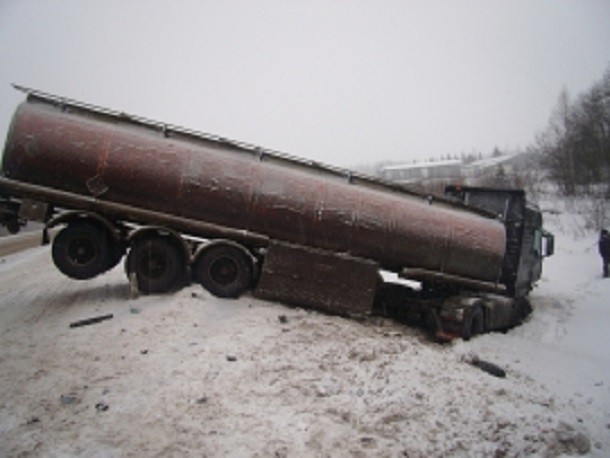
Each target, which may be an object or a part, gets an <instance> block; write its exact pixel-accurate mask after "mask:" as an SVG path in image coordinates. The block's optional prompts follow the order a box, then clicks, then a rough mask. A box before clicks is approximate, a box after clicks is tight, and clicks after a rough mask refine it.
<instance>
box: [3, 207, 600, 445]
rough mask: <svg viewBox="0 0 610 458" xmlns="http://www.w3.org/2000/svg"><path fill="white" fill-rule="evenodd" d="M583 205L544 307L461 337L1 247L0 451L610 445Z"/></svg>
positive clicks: (594, 264) (559, 230)
mask: <svg viewBox="0 0 610 458" xmlns="http://www.w3.org/2000/svg"><path fill="white" fill-rule="evenodd" d="M571 218H573V217H572V216H570V215H565V214H563V215H558V216H557V215H556V216H551V217H548V216H547V221H549V224H547V226H549V228H550V229H551V230H552V231H554V232H555V234H556V255H555V256H553V257H552V258H550V259H548V261H547V263H546V264H545V268H544V279H543V281H541V283H540V285H539V287H538V288H537V289H536V290H535V292H534V294H533V296H532V302H533V305H534V312H533V314H532V315H531V317H530V318H528V320H527V321H526V322H525V323H524V324H523V325H522V326H520V327H518V328H516V329H514V330H511V331H510V332H508V333H506V334H489V335H485V336H482V337H479V338H476V339H473V340H472V341H469V342H464V341H461V340H457V341H455V342H453V343H452V344H448V345H439V344H435V343H432V342H430V341H429V340H428V339H427V338H426V336H425V335H424V334H423V333H422V332H420V331H419V330H416V329H411V328H408V327H405V326H403V325H400V324H396V323H393V322H391V321H388V320H379V319H371V320H369V321H368V322H364V323H363V322H357V321H353V320H348V319H343V318H339V317H333V316H327V315H323V314H319V313H314V312H308V311H305V310H301V309H296V308H288V307H284V306H282V305H279V304H274V303H269V302H264V301H260V300H256V299H254V298H251V297H245V298H242V299H240V300H237V301H229V300H219V299H216V298H214V297H212V296H210V295H209V294H208V293H206V292H205V291H203V290H202V289H201V288H200V287H199V286H196V285H193V286H190V287H188V288H185V289H184V290H182V291H180V292H178V293H175V294H172V295H164V296H152V297H139V298H137V299H130V298H129V287H128V285H127V282H126V279H125V276H124V274H123V272H122V267H117V268H116V269H115V270H113V271H112V272H110V273H109V274H106V275H104V276H102V277H99V278H96V279H93V280H90V281H84V282H77V281H72V280H69V279H66V278H64V277H63V276H62V275H61V274H60V273H59V272H57V271H56V270H55V269H54V268H53V266H52V262H51V260H50V253H49V248H46V247H42V248H35V249H31V250H28V251H25V252H23V253H20V254H13V255H9V256H6V257H4V258H1V259H0V294H1V296H0V297H1V298H2V299H1V301H2V302H1V304H0V456H7V457H9V456H10V457H13V456H45V457H47V456H82V457H95V456H99V457H112V456H117V457H118V456H164V457H165V456H235V457H242V456H261V457H266V456H278V457H283V456H333V457H334V456H339V457H341V456H375V457H377V456H391V457H394V456H409V457H419V456H421V457H428V456H497V457H501V456H523V455H528V456H531V455H534V456H558V455H561V454H565V455H573V454H581V453H585V454H588V455H589V456H596V457H604V456H610V352H609V351H608V349H609V348H610V332H608V330H609V329H608V328H609V327H610V300H609V299H610V279H607V280H604V279H602V278H601V263H600V259H599V256H598V254H597V248H596V244H595V242H596V235H597V234H595V233H593V232H587V231H586V230H584V229H582V228H581V227H580V226H578V227H579V230H578V231H574V230H573V224H576V223H574V220H573V219H571ZM574 234H577V235H576V236H575V235H574ZM109 313H112V314H113V318H112V319H111V320H108V321H104V322H102V323H99V324H96V325H91V326H85V327H80V328H69V324H70V323H71V322H74V321H77V320H79V319H83V318H88V317H91V316H97V315H103V314H109ZM472 355H477V356H478V357H480V358H481V359H483V360H487V361H491V362H493V363H495V364H497V365H499V366H501V367H502V368H504V369H505V370H506V371H507V376H506V378H496V377H493V376H491V375H489V374H487V373H485V372H483V371H481V370H479V369H477V368H475V367H473V366H472V365H470V364H467V363H466V362H465V360H466V359H468V358H469V357H470V356H472Z"/></svg>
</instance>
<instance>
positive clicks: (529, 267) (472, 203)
mask: <svg viewBox="0 0 610 458" xmlns="http://www.w3.org/2000/svg"><path fill="white" fill-rule="evenodd" d="M445 195H446V196H447V197H450V198H452V199H456V200H458V201H460V202H462V203H464V204H465V205H467V206H469V207H474V208H477V209H480V210H485V211H487V212H489V213H491V214H493V215H495V216H496V217H497V218H499V219H500V220H501V221H503V222H504V225H505V227H506V253H505V256H504V259H503V262H502V273H501V276H500V283H502V284H504V285H505V286H506V295H507V296H509V297H517V298H519V297H525V296H526V295H527V294H528V293H529V292H530V291H531V290H532V288H533V286H534V284H535V283H536V282H537V281H538V280H539V279H540V276H541V274H542V259H543V258H544V257H546V256H551V255H552V254H553V251H554V238H553V234H551V233H550V232H548V231H546V230H544V229H543V228H542V213H541V212H540V209H539V208H538V206H537V205H535V204H533V203H532V202H528V201H527V200H526V198H525V191H524V190H522V189H493V188H482V187H476V186H461V185H450V186H447V187H446V188H445Z"/></svg>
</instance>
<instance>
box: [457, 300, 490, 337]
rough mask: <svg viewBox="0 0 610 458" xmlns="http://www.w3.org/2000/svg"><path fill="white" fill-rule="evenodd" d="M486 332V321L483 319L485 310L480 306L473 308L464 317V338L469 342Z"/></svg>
mask: <svg viewBox="0 0 610 458" xmlns="http://www.w3.org/2000/svg"><path fill="white" fill-rule="evenodd" d="M484 332H485V321H484V317H483V308H482V307H481V306H480V305H476V306H473V307H472V308H471V309H470V310H467V311H466V313H465V317H464V323H463V327H462V338H463V339H464V340H469V339H470V338H471V337H474V336H476V335H479V334H483V333H484Z"/></svg>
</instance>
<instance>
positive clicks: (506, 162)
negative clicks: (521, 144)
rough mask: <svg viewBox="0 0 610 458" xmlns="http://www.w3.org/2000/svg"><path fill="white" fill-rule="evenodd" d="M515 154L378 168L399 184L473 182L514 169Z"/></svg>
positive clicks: (471, 183)
mask: <svg viewBox="0 0 610 458" xmlns="http://www.w3.org/2000/svg"><path fill="white" fill-rule="evenodd" d="M517 157H518V156H516V155H503V156H497V157H490V158H486V159H480V160H478V161H474V162H471V163H469V164H464V163H463V162H462V161H460V160H447V161H436V162H420V163H415V164H395V165H388V166H385V167H382V168H381V169H380V170H379V175H380V177H381V178H383V179H385V180H387V181H392V182H394V183H399V184H424V185H428V184H435V183H447V182H454V183H464V184H470V185H475V184H477V181H478V180H482V179H484V178H488V177H494V176H496V175H497V173H498V170H499V169H502V173H503V174H505V175H511V174H512V173H513V172H514V164H515V159H516V158H517Z"/></svg>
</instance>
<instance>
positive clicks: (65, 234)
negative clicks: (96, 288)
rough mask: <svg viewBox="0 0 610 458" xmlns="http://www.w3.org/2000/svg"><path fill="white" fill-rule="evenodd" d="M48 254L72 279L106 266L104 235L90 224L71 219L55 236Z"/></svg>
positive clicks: (107, 253)
mask: <svg viewBox="0 0 610 458" xmlns="http://www.w3.org/2000/svg"><path fill="white" fill-rule="evenodd" d="M51 254H52V257H53V262H54V263H55V266H56V267H57V268H58V269H59V271H60V272H61V273H63V274H64V275H66V276H67V277H70V278H73V279H75V280H87V279H90V278H93V277H95V276H97V275H99V274H101V273H103V272H105V271H106V270H107V267H108V265H109V244H108V236H107V234H106V231H105V230H104V229H102V228H100V227H98V226H96V225H94V224H91V223H87V222H77V223H71V224H68V226H66V227H64V228H63V229H62V230H61V231H59V233H58V234H57V236H55V238H54V240H53V247H52V250H51Z"/></svg>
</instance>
